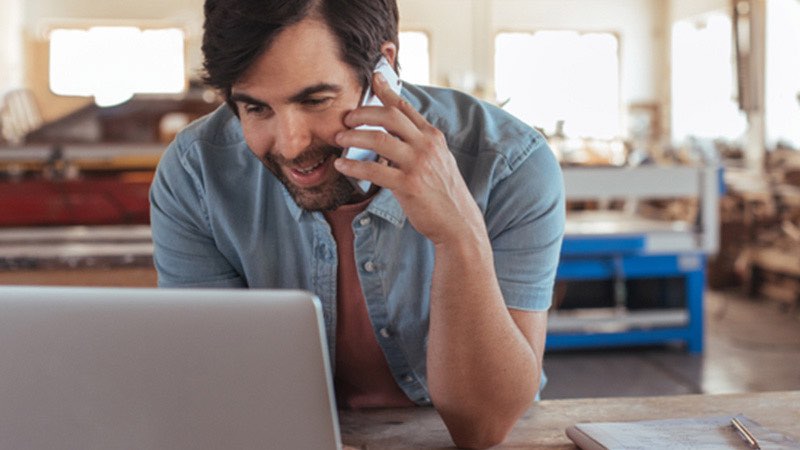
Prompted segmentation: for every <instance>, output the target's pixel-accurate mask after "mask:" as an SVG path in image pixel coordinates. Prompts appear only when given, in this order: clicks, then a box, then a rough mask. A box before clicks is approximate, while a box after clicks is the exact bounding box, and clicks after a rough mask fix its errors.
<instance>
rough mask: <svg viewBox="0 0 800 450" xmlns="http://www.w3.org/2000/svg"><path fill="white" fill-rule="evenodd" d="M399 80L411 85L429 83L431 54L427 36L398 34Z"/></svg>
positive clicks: (408, 32) (408, 33)
mask: <svg viewBox="0 0 800 450" xmlns="http://www.w3.org/2000/svg"><path fill="white" fill-rule="evenodd" d="M399 39H400V53H399V55H400V78H402V79H403V80H406V81H408V82H410V83H413V84H430V83H431V53H430V49H429V39H428V34H427V33H425V32H422V31H401V32H400V36H399Z"/></svg>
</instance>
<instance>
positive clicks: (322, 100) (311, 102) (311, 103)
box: [302, 97, 333, 108]
mask: <svg viewBox="0 0 800 450" xmlns="http://www.w3.org/2000/svg"><path fill="white" fill-rule="evenodd" d="M331 101H333V98H331V97H318V98H307V99H305V100H303V102H302V103H303V106H308V107H310V108H319V107H322V106H326V105H327V104H329V103H330V102H331Z"/></svg>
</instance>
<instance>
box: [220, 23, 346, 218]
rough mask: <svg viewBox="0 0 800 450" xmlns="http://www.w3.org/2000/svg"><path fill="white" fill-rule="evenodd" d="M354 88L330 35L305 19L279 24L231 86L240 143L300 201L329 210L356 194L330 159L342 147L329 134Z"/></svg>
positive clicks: (338, 127)
mask: <svg viewBox="0 0 800 450" xmlns="http://www.w3.org/2000/svg"><path fill="white" fill-rule="evenodd" d="M361 90H362V85H361V83H360V81H359V80H358V77H357V75H356V72H355V71H354V70H352V69H351V68H350V66H348V65H347V64H345V63H344V62H342V61H341V59H340V57H339V47H338V44H337V41H336V38H335V36H334V35H333V34H332V33H331V32H330V31H329V30H328V28H327V27H326V26H325V25H324V24H323V23H322V22H319V21H316V20H312V19H305V20H303V21H301V22H300V23H298V24H296V25H293V26H291V27H288V28H286V29H285V30H283V31H282V32H280V33H279V34H278V35H277V36H276V38H275V39H274V41H273V42H272V45H271V46H270V47H269V49H268V50H267V51H266V52H265V53H264V54H263V55H261V56H260V57H259V58H258V59H257V60H256V61H255V63H254V64H253V66H252V67H250V69H248V71H247V72H245V74H244V76H243V77H242V78H241V79H240V80H239V81H238V82H237V83H236V84H234V85H233V86H232V89H231V100H232V101H233V102H234V103H235V105H236V108H237V110H238V112H239V117H240V119H241V123H242V129H243V131H244V137H245V140H246V141H247V144H248V146H249V147H250V149H251V150H252V151H253V153H255V154H256V156H258V158H259V159H260V160H261V161H262V162H263V163H264V165H265V166H266V167H267V168H268V169H269V170H270V171H271V172H272V173H273V174H275V176H276V177H277V178H278V179H279V180H280V181H281V182H282V183H283V184H284V185H285V186H286V188H287V189H288V191H289V192H290V193H291V195H292V197H293V198H294V200H295V202H297V204H298V205H299V206H300V207H301V208H304V209H307V210H329V209H334V208H336V207H338V206H339V205H342V204H345V203H348V202H352V201H356V200H359V199H360V198H359V197H358V196H357V195H356V192H355V191H354V189H353V187H352V185H351V184H350V182H349V181H348V180H347V179H346V178H345V177H344V176H343V175H342V174H340V173H339V172H338V171H337V170H336V169H335V168H334V167H333V161H334V160H335V159H336V158H337V157H338V156H339V155H341V152H342V149H341V148H339V147H337V146H336V145H335V144H334V138H335V136H336V133H338V132H339V131H342V130H344V129H345V126H344V124H343V118H344V115H345V114H347V113H348V112H349V111H351V110H352V109H354V108H355V107H356V106H357V105H358V101H359V99H360V97H361Z"/></svg>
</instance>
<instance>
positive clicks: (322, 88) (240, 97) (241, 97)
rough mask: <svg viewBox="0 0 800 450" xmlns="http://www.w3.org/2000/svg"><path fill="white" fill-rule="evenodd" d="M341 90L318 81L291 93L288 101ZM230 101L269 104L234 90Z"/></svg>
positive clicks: (334, 85) (258, 104)
mask: <svg viewBox="0 0 800 450" xmlns="http://www.w3.org/2000/svg"><path fill="white" fill-rule="evenodd" d="M341 91H342V87H341V86H339V85H336V84H330V83H319V84H315V85H313V86H309V87H307V88H304V89H303V90H301V91H300V92H298V93H296V94H294V95H292V96H291V97H289V102H290V103H297V102H300V101H302V100H304V99H307V98H308V97H310V96H312V95H314V94H318V93H320V92H332V93H339V92H341ZM230 101H232V102H234V103H247V104H249V105H257V106H269V105H268V104H267V103H266V102H265V101H263V100H259V99H257V98H255V97H253V96H251V95H248V94H245V93H242V92H234V93H232V94H231V96H230Z"/></svg>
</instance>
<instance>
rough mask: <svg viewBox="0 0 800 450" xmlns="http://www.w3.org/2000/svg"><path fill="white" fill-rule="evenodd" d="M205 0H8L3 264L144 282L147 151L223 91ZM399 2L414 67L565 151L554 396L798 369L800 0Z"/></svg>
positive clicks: (12, 280)
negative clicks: (216, 76)
mask: <svg viewBox="0 0 800 450" xmlns="http://www.w3.org/2000/svg"><path fill="white" fill-rule="evenodd" d="M202 6H203V5H202V2H201V1H199V0H163V1H162V0H159V1H156V0H140V1H137V2H99V3H98V2H94V1H89V0H25V1H23V0H0V11H2V14H0V126H2V135H1V136H2V137H0V283H2V284H58V285H66V284H70V285H105V286H108V285H111V286H154V285H155V283H156V277H155V272H154V270H153V267H152V261H151V258H152V245H151V243H150V230H149V225H148V198H147V192H148V188H149V184H150V182H151V180H152V176H153V172H154V169H155V167H156V165H157V163H158V160H159V157H160V155H161V153H162V152H163V150H164V149H165V148H166V146H167V145H168V144H169V142H170V141H171V140H172V139H173V138H174V136H175V134H176V133H177V132H178V131H179V130H180V129H181V128H182V127H184V126H185V125H186V124H188V123H189V122H191V121H192V120H194V119H196V118H198V117H200V116H202V115H204V114H206V113H208V112H210V111H212V110H214V109H215V108H217V107H218V106H219V105H220V99H219V97H218V96H217V94H216V93H215V92H213V91H211V90H208V89H206V88H205V87H204V86H203V85H202V84H201V82H200V81H199V79H200V75H201V74H200V70H201V65H202V55H201V53H200V42H201V39H202V22H203V18H202ZM399 6H400V14H401V20H400V26H401V36H400V61H401V65H402V70H401V78H403V79H404V80H406V81H407V82H411V83H417V84H431V85H438V86H447V87H453V88H456V89H459V90H462V91H466V92H469V93H471V94H473V95H475V96H477V97H479V98H481V99H483V100H485V101H487V102H490V103H493V104H495V105H498V106H500V107H502V108H504V109H506V110H507V111H509V112H511V113H512V114H515V115H516V116H518V117H519V118H521V119H522V120H524V121H525V122H527V123H529V124H531V125H532V126H534V127H536V128H537V129H539V130H540V131H541V132H542V133H543V134H544V135H545V136H546V137H547V138H548V140H549V142H550V144H551V147H552V149H553V151H554V152H555V154H556V155H557V156H558V158H559V160H560V161H561V163H562V167H563V169H564V176H565V184H566V189H567V201H568V211H569V212H568V226H567V236H566V238H565V242H564V248H563V250H562V260H561V264H560V267H559V272H558V283H557V289H556V292H555V294H554V308H553V310H552V312H551V317H550V331H549V334H548V353H547V355H546V360H547V364H548V366H546V367H549V371H550V373H552V374H554V376H551V386H550V388H548V389H549V390H548V391H546V392H545V397H550V398H555V397H569V396H593V395H594V396H602V395H639V394H641V395H646V394H671V393H691V392H720V391H747V390H770V389H797V388H800V373H798V372H797V371H796V370H795V369H792V367H797V366H798V364H799V363H800V315H798V302H799V301H800V153H798V149H800V1H799V0H424V1H423V0H399ZM632 349H635V351H631V350H632ZM598 372H600V373H607V374H608V377H607V379H608V380H612V381H613V382H608V383H598V382H597V378H596V377H595V376H594V375H591V374H594V373H598Z"/></svg>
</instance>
